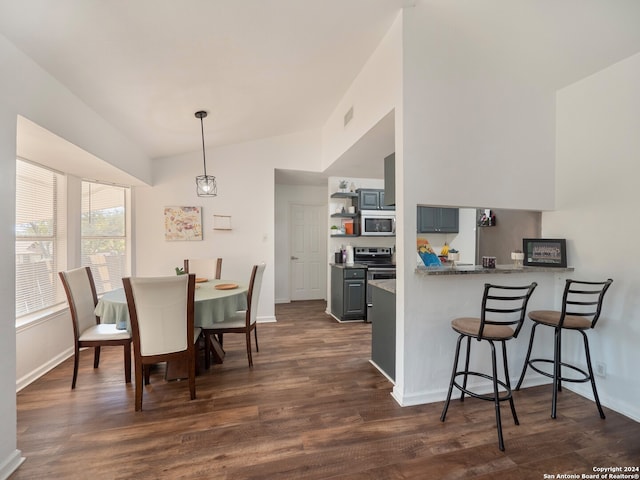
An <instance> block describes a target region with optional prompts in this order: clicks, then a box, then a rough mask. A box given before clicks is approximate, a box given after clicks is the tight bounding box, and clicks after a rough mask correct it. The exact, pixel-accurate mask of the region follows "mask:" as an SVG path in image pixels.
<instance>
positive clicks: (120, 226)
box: [81, 181, 128, 293]
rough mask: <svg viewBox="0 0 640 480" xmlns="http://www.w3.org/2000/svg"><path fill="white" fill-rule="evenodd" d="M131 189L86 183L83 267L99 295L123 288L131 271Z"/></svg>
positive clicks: (84, 185) (84, 191) (82, 224)
mask: <svg viewBox="0 0 640 480" xmlns="http://www.w3.org/2000/svg"><path fill="white" fill-rule="evenodd" d="M126 199H127V188H125V187H119V186H114V185H105V184H101V183H95V182H86V181H84V182H82V222H81V236H82V242H81V244H82V247H81V248H82V252H81V254H82V265H83V266H89V267H91V272H92V273H93V278H94V280H95V283H96V290H97V292H98V293H104V292H108V291H110V290H113V289H116V288H121V287H122V277H123V276H125V274H126V272H127V270H128V269H127V268H126V267H127V258H128V255H127V243H128V242H127V228H126V224H127V222H126Z"/></svg>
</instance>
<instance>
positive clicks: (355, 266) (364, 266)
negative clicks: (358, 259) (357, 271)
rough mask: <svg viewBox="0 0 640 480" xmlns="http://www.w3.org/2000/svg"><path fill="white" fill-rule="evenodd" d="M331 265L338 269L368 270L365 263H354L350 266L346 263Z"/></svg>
mask: <svg viewBox="0 0 640 480" xmlns="http://www.w3.org/2000/svg"><path fill="white" fill-rule="evenodd" d="M330 265H331V266H332V267H336V268H367V266H366V265H364V264H363V263H354V264H353V265H348V264H346V263H331V264H330Z"/></svg>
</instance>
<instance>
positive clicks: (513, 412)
mask: <svg viewBox="0 0 640 480" xmlns="http://www.w3.org/2000/svg"><path fill="white" fill-rule="evenodd" d="M502 361H503V363H504V383H506V384H507V388H508V389H509V392H508V393H509V406H510V407H511V415H513V421H514V423H515V424H516V425H520V422H519V421H518V414H517V413H516V406H515V405H514V403H513V395H512V393H511V380H509V365H508V362H507V344H506V342H505V341H504V340H503V341H502Z"/></svg>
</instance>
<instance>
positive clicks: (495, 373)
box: [489, 340, 504, 452]
mask: <svg viewBox="0 0 640 480" xmlns="http://www.w3.org/2000/svg"><path fill="white" fill-rule="evenodd" d="M489 345H491V371H492V373H493V403H494V405H495V408H496V428H497V429H498V448H500V450H501V451H503V452H504V439H503V438H502V419H501V418H500V397H499V396H498V367H497V365H496V347H495V345H494V344H493V342H492V341H491V340H489Z"/></svg>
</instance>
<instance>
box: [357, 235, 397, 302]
mask: <svg viewBox="0 0 640 480" xmlns="http://www.w3.org/2000/svg"><path fill="white" fill-rule="evenodd" d="M353 260H354V262H355V263H359V264H361V265H366V266H367V307H370V306H371V287H370V286H369V280H382V279H391V278H396V266H395V264H394V263H393V262H392V252H391V248H388V247H355V248H354V250H353Z"/></svg>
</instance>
